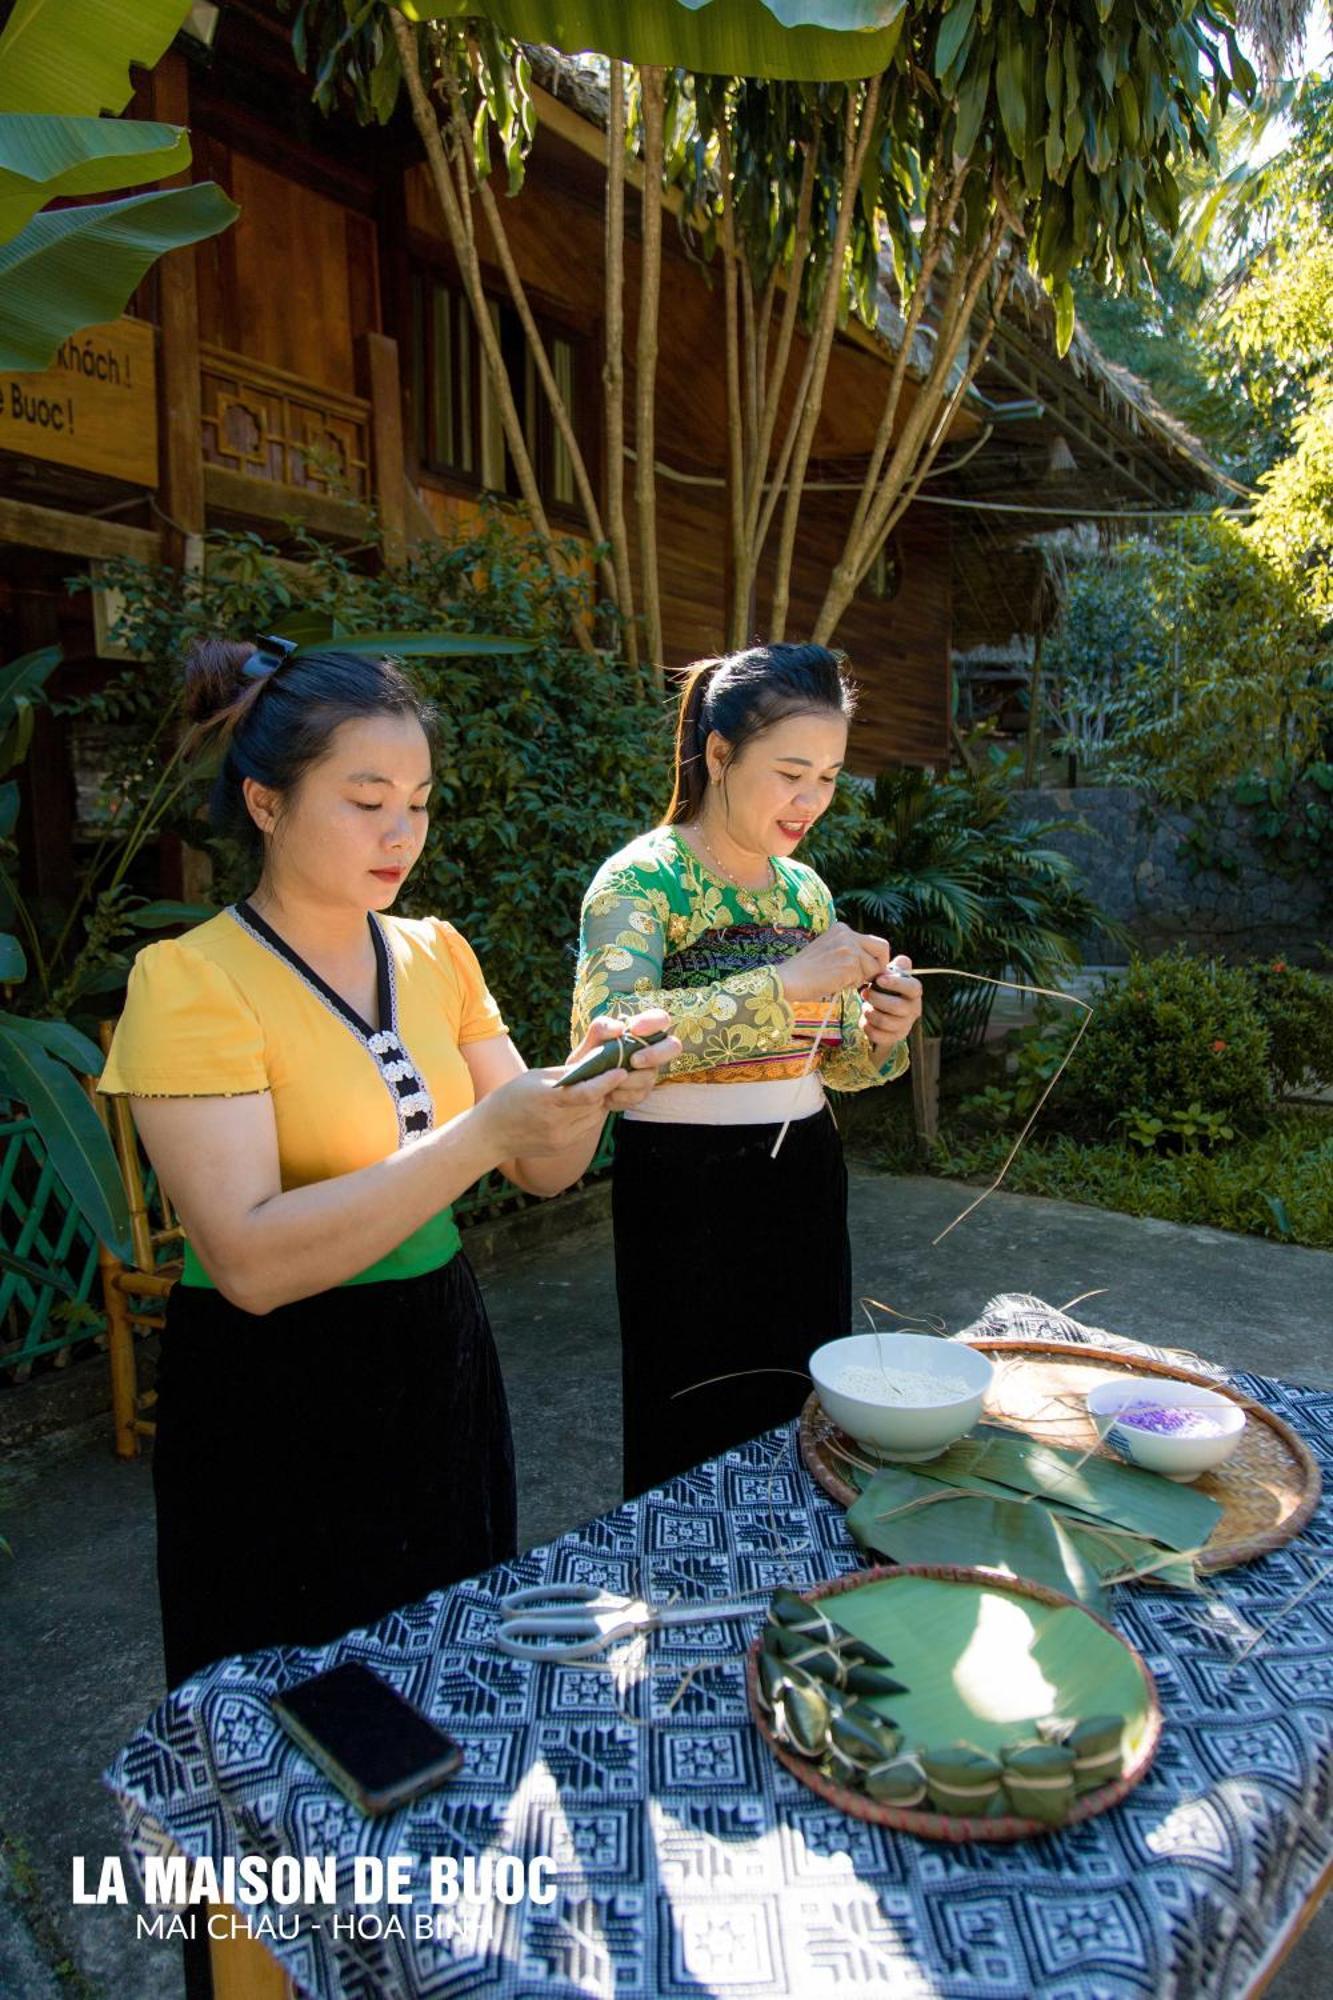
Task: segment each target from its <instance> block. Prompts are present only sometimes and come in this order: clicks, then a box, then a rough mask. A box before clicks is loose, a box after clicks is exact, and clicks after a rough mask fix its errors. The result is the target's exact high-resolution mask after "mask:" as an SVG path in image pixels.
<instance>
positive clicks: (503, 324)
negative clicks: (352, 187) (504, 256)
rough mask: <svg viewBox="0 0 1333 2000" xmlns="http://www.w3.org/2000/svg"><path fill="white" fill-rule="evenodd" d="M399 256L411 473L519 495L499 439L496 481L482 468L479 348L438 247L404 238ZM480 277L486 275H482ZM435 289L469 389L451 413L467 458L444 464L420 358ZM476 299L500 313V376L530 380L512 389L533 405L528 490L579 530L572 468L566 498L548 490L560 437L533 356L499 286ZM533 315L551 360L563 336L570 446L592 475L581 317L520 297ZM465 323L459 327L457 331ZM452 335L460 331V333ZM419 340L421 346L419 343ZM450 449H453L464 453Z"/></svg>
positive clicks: (451, 486) (466, 488) (451, 269)
mask: <svg viewBox="0 0 1333 2000" xmlns="http://www.w3.org/2000/svg"><path fill="white" fill-rule="evenodd" d="M406 248H407V257H406V264H407V269H406V273H405V276H406V286H405V290H406V295H407V296H406V301H405V304H406V325H405V327H404V333H405V336H406V341H405V344H406V347H407V354H406V357H405V359H406V367H405V369H404V384H405V388H406V391H407V401H408V418H409V422H408V426H407V429H408V436H409V439H410V450H411V453H412V458H413V462H414V464H415V467H416V470H417V472H418V474H419V475H420V476H421V477H422V478H425V479H428V480H430V481H431V482H432V484H434V485H437V486H441V487H443V488H444V489H445V490H447V491H450V492H454V493H458V494H461V495H465V496H467V497H469V498H476V497H479V496H480V495H482V494H484V493H492V494H494V495H495V496H496V497H497V498H499V499H501V500H508V501H514V500H517V499H519V498H520V495H519V493H518V487H517V480H516V479H515V478H514V475H513V465H512V460H511V458H510V454H509V451H508V448H507V446H505V445H504V444H503V440H502V439H501V448H502V449H503V451H504V460H505V473H506V484H505V485H504V486H503V487H501V486H497V485H495V484H494V483H492V482H488V481H487V480H486V479H485V477H484V476H483V475H484V472H485V470H487V469H488V468H487V467H486V466H485V458H486V450H485V445H484V440H483V434H482V422H483V413H484V407H485V403H486V401H487V387H486V364H485V358H484V356H483V354H482V352H481V344H480V340H479V338H478V334H477V329H476V325H475V323H474V321H473V318H472V312H471V307H470V306H469V304H468V301H467V297H466V294H465V292H464V290H463V286H462V283H461V280H460V277H459V273H458V270H457V267H456V266H455V265H454V264H453V262H452V260H450V259H447V258H445V257H443V256H441V255H440V252H439V247H438V245H435V244H432V245H430V247H429V249H427V248H426V247H425V246H424V245H423V244H421V243H420V242H414V241H409V243H408V245H407V246H406ZM488 275H489V274H488ZM438 288H443V289H445V290H446V291H447V293H448V295H449V297H450V299H451V301H452V304H453V315H452V328H453V337H454V338H455V339H457V340H458V344H459V346H460V347H461V346H462V345H463V344H464V341H466V344H467V347H468V365H469V371H470V393H468V394H465V395H463V396H461V397H459V398H458V400H457V401H456V402H455V404H454V406H453V409H452V411H451V420H452V422H453V424H454V427H455V430H456V431H457V429H458V427H459V426H461V425H462V424H464V423H466V424H467V426H468V430H469V437H468V451H467V453H466V456H468V457H470V461H471V463H470V466H469V465H465V464H459V463H457V462H454V463H448V462H446V461H445V460H443V459H442V458H440V457H437V456H435V455H433V454H432V452H431V450H430V448H429V447H430V444H431V432H432V424H433V412H432V410H431V407H430V395H431V387H430V384H431V373H432V371H431V367H430V358H431V350H432V345H433V340H434V333H433V329H432V328H431V327H429V326H428V325H427V310H428V305H429V301H430V299H431V297H432V295H433V294H434V293H436V291H437V289H438ZM486 297H487V300H488V302H489V303H490V305H491V308H492V311H493V312H496V313H498V316H499V321H500V328H499V330H500V335H501V346H502V350H503V351H504V353H505V356H506V360H507V362H508V365H509V370H510V379H511V382H513V381H514V379H515V376H516V375H517V376H518V383H517V384H516V387H519V388H523V384H522V376H523V373H524V372H525V371H530V384H529V386H528V387H527V388H523V393H522V394H519V395H516V398H515V400H516V401H517V402H518V404H519V408H520V412H521V413H522V412H523V411H524V409H525V407H530V408H531V409H532V411H533V412H534V416H535V425H536V436H535V439H534V441H533V442H534V446H535V448H534V449H533V451H532V455H533V463H534V469H535V470H536V473H537V480H538V490H539V491H540V493H541V496H542V503H543V505H544V506H545V508H546V510H547V513H548V515H549V516H550V518H551V520H552V522H554V523H558V524H559V525H560V526H561V527H563V528H567V529H573V530H575V531H576V532H579V533H583V534H586V533H587V522H586V520H585V518H584V514H583V508H582V506H581V504H580V502H579V498H578V490H577V487H576V485H575V483H574V480H573V474H572V468H571V471H570V479H569V495H568V498H567V499H560V498H557V497H556V494H555V491H554V483H553V481H554V469H555V464H556V454H557V449H558V447H559V445H560V438H559V433H558V431H557V429H556V425H555V420H554V418H553V416H552V414H551V407H550V403H549V401H548V399H547V397H546V394H545V392H544V390H543V389H542V386H541V383H540V380H539V379H537V377H536V373H535V364H534V363H533V361H532V358H531V356H530V354H529V353H528V349H527V341H526V339H525V338H524V335H523V330H522V327H521V325H520V324H519V322H518V317H517V314H516V313H515V311H514V307H513V304H512V301H511V300H510V299H509V296H508V293H507V292H506V291H502V290H501V288H500V286H499V284H498V283H495V284H490V283H488V284H487V286H486ZM530 298H531V305H532V311H533V316H534V318H535V319H536V321H537V325H538V328H539V330H540V332H541V334H542V337H543V339H544V340H545V342H546V344H547V353H548V355H549V356H550V357H551V359H552V362H553V365H554V360H555V356H554V352H553V343H554V342H556V341H563V342H564V343H565V344H566V345H567V347H568V348H569V350H570V369H571V374H572V382H573V391H574V408H573V419H574V427H575V433H576V435H577V437H578V440H579V447H580V450H581V452H582V454H583V458H584V463H585V464H586V465H587V466H588V468H589V472H590V476H592V477H593V478H594V481H596V468H597V459H596V450H597V442H596V438H595V436H594V435H593V432H592V421H593V417H594V413H595V409H596V378H597V373H598V356H597V343H596V338H595V330H594V328H593V326H592V325H591V324H590V323H587V322H579V321H576V320H575V319H573V318H572V317H571V316H570V315H569V314H568V312H562V311H561V310H560V309H559V308H558V307H554V308H553V307H552V306H551V305H550V304H549V303H548V302H547V301H546V300H544V299H541V298H539V297H537V296H536V295H530ZM464 330H465V331H464ZM460 335H461V338H460ZM423 343H424V344H423ZM464 455H465V454H463V453H456V457H461V456H464Z"/></svg>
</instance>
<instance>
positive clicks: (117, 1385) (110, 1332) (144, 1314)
mask: <svg viewBox="0 0 1333 2000" xmlns="http://www.w3.org/2000/svg"><path fill="white" fill-rule="evenodd" d="M114 1025H115V1024H114V1023H113V1022H110V1021H103V1023H102V1025H101V1030H100V1036H101V1043H102V1048H103V1051H106V1050H108V1049H109V1048H110V1047H111V1037H112V1034H113V1032H114ZM93 1089H94V1098H93V1102H94V1103H95V1104H96V1105H97V1108H98V1110H99V1112H100V1113H101V1115H102V1118H103V1120H104V1121H105V1123H106V1126H107V1129H108V1131H109V1132H110V1135H111V1143H112V1145H113V1146H114V1147H115V1151H116V1161H117V1164H118V1165H119V1167H120V1178H121V1181H122V1182H123V1184H124V1188H125V1200H126V1202H127V1204H128V1206H129V1211H130V1242H131V1245H132V1247H133V1251H134V1262H133V1263H132V1264H126V1263H124V1262H123V1261H122V1260H121V1259H120V1258H119V1257H118V1256H117V1255H116V1253H115V1251H114V1250H111V1249H109V1248H108V1247H107V1245H106V1244H105V1243H102V1244H99V1245H98V1255H97V1265H98V1270H99V1272H100V1274H101V1279H102V1300H103V1306H104V1310H105V1312H106V1325H107V1357H108V1359H109V1361H110V1364H111V1413H112V1418H113V1420H114V1423H115V1429H116V1456H117V1457H118V1458H137V1457H138V1455H139V1441H140V1439H141V1438H146V1437H152V1436H153V1434H154V1433H155V1431H156V1430H157V1424H156V1422H155V1421H154V1419H153V1418H152V1417H150V1416H149V1415H147V1414H146V1413H147V1412H148V1411H149V1410H151V1409H152V1407H153V1405H154V1403H155V1402H156V1401H157V1391H156V1390H155V1389H149V1390H146V1391H145V1390H141V1389H140V1387H139V1368H138V1359H137V1357H136V1355H135V1351H134V1340H135V1335H136V1334H137V1333H140V1332H143V1331H146V1330H148V1329H151V1328H160V1327H163V1326H165V1325H166V1317H165V1315H164V1313H163V1311H162V1305H163V1304H165V1302H166V1297H167V1294H168V1292H169V1291H170V1290H171V1288H172V1286H173V1285H174V1284H175V1283H176V1280H177V1279H178V1278H179V1277H180V1274H181V1269H182V1264H183V1258H182V1257H180V1256H173V1257H170V1258H168V1259H166V1260H165V1261H164V1260H163V1258H162V1255H161V1252H162V1251H163V1250H164V1249H165V1248H167V1247H168V1246H169V1245H172V1244H179V1243H183V1242H184V1240H185V1232H184V1230H183V1229H182V1228H181V1226H180V1223H179V1222H178V1221H177V1220H176V1212H175V1210H174V1209H173V1208H172V1205H171V1201H170V1198H169V1196H168V1195H167V1193H166V1190H165V1189H164V1188H162V1187H160V1186H159V1188H158V1190H157V1194H156V1198H155V1205H156V1209H157V1214H156V1217H154V1215H153V1214H152V1213H151V1212H150V1207H149V1201H148V1196H147V1193H146V1191H145V1188H144V1172H143V1161H142V1158H141V1156H140V1153H139V1138H138V1134H137V1133H136V1131H135V1129H134V1119H133V1117H132V1116H131V1114H130V1107H129V1105H128V1103H127V1102H126V1100H125V1099H124V1098H123V1097H102V1096H100V1095H97V1094H96V1086H95V1084H94V1085H93ZM146 1299H152V1300H156V1301H158V1304H157V1306H156V1307H147V1308H146V1307H145V1305H144V1303H143V1302H144V1301H145V1300H146Z"/></svg>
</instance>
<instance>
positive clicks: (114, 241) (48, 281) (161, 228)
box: [0, 181, 240, 370]
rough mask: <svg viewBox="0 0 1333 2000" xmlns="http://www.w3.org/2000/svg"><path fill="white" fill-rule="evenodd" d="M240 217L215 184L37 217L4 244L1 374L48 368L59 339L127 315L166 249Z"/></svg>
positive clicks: (214, 231)
mask: <svg viewBox="0 0 1333 2000" xmlns="http://www.w3.org/2000/svg"><path fill="white" fill-rule="evenodd" d="M239 213H240V211H239V210H238V209H237V207H236V205H235V203H234V202H231V201H229V200H228V199H227V197H226V195H225V194H223V193H222V191H221V189H220V188H217V187H214V185H213V183H212V182H211V181H202V182H200V183H198V184H197V185H196V186H194V187H183V188H168V189H165V190H163V191H162V192H161V193H157V194H139V195H131V196H130V197H129V198H128V200H126V201H109V202H99V203H93V204H91V205H89V206H87V207H83V208H62V209H57V210H56V211H55V212H54V213H52V214H47V215H38V216H35V217H34V218H33V220H32V221H31V222H30V223H29V224H28V226H27V228H26V229H23V230H21V231H20V233H19V234H18V235H17V236H16V237H15V238H14V240H13V242H12V243H6V244H4V245H3V246H0V370H6V369H42V368H49V367H50V365H51V363H52V362H53V361H54V359H55V356H56V352H57V349H58V348H59V347H60V344H61V342H62V341H64V340H67V339H68V338H69V336H70V335H71V334H72V333H77V332H78V331H79V329H80V328H81V327H85V326H101V325H102V324H104V322H105V321H107V320H110V319H115V318H117V317H118V316H119V314H120V313H121V312H122V311H123V310H124V307H125V303H126V301H127V300H128V298H129V296H130V293H131V292H132V291H133V290H134V288H135V286H136V285H137V284H138V283H139V281H140V279H141V278H142V277H143V275H144V273H145V272H146V271H147V270H148V269H149V267H150V265H152V264H153V263H154V262H155V261H156V260H157V258H159V257H160V256H162V255H163V253H164V252H165V251H167V250H177V249H179V248H180V247H181V246H182V245H183V244H187V243H198V242H200V241H201V240H202V239H203V238H204V237H206V236H216V235H217V233H218V231H219V230H222V229H226V228H227V226H228V225H229V224H230V223H231V222H232V221H233V220H234V219H235V217H236V216H237V215H238V214H239Z"/></svg>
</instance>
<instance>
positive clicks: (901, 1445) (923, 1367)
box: [810, 1333, 995, 1464]
mask: <svg viewBox="0 0 1333 2000" xmlns="http://www.w3.org/2000/svg"><path fill="white" fill-rule="evenodd" d="M994 1374H995V1364H994V1363H993V1362H992V1361H990V1360H988V1359H987V1357H986V1356H985V1355H984V1354H980V1353H978V1351H977V1349H976V1348H975V1347H968V1346H966V1345H965V1344H964V1343H963V1342H962V1341H957V1340H937V1339H935V1338H934V1337H933V1336H932V1335H930V1334H924V1333H852V1334H848V1335H847V1337H846V1338H845V1339H843V1340H830V1341H826V1342H825V1344H824V1346H823V1347H820V1348H816V1350H815V1352H814V1353H813V1354H812V1355H811V1356H810V1375H811V1379H812V1380H813V1382H814V1385H815V1388H816V1389H817V1390H818V1392H819V1400H820V1402H821V1403H822V1404H823V1405H824V1408H825V1410H826V1411H827V1412H828V1414H829V1416H830V1417H832V1419H833V1421H834V1423H835V1424H837V1426H838V1428H839V1430H844V1431H846V1433H847V1435H848V1437H851V1438H855V1439H856V1440H857V1442H858V1443H860V1444H868V1445H872V1446H873V1447H874V1449H875V1450H876V1451H877V1452H879V1453H880V1455H881V1456H882V1457H884V1458H894V1459H903V1460H905V1461H907V1462H908V1463H909V1464H910V1463H911V1462H912V1461H913V1460H921V1459H927V1458H937V1457H938V1456H939V1454H940V1453H941V1452H942V1451H945V1450H947V1449H948V1447H949V1446H950V1445H951V1444H954V1443H956V1442H957V1440H958V1439H959V1438H960V1437H964V1436H966V1434H967V1432H968V1431H970V1430H971V1428H972V1426H973V1424H975V1423H976V1422H977V1421H978V1419H979V1418H980V1416H981V1410H982V1404H983V1403H984V1402H985V1399H986V1391H987V1390H988V1389H989V1387H990V1385H991V1380H992V1377H993V1376H994Z"/></svg>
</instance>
